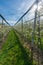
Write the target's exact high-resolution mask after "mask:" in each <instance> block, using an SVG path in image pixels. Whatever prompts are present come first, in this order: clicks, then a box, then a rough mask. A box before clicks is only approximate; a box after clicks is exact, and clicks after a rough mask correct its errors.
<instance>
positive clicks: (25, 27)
mask: <svg viewBox="0 0 43 65" xmlns="http://www.w3.org/2000/svg"><path fill="white" fill-rule="evenodd" d="M37 1H38V2H37ZM14 27H15V29H16V30H17V31H18V32H19V33H21V34H23V35H24V36H25V37H26V38H28V40H29V41H31V42H33V43H35V44H37V43H38V45H40V44H42V43H43V40H42V39H43V0H36V1H35V3H33V5H32V6H31V7H30V8H29V9H28V11H27V12H25V13H24V15H23V16H22V17H21V18H20V19H19V20H18V21H17V23H16V24H15V25H14Z"/></svg>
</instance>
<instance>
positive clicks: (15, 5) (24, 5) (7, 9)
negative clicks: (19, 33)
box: [0, 0, 35, 25]
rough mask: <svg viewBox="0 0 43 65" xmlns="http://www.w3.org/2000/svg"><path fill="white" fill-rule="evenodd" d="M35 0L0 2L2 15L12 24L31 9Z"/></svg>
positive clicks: (7, 0)
mask: <svg viewBox="0 0 43 65" xmlns="http://www.w3.org/2000/svg"><path fill="white" fill-rule="evenodd" d="M34 1H35V0H0V14H2V15H3V16H4V18H5V19H6V20H7V21H8V22H9V23H10V24H11V25H14V23H15V22H17V20H18V19H19V18H20V17H21V16H22V15H23V14H24V13H25V12H26V11H27V10H28V9H29V7H30V6H31V4H32V3H33V2H34Z"/></svg>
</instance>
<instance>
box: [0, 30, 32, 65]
mask: <svg viewBox="0 0 43 65" xmlns="http://www.w3.org/2000/svg"><path fill="white" fill-rule="evenodd" d="M0 65H32V62H31V61H30V58H29V57H28V54H27V52H26V50H25V49H24V48H23V46H22V45H21V43H20V41H19V38H18V37H17V35H16V34H15V32H14V31H13V30H11V31H10V32H9V34H8V37H7V40H6V42H5V43H4V45H3V47H2V50H0Z"/></svg>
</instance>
